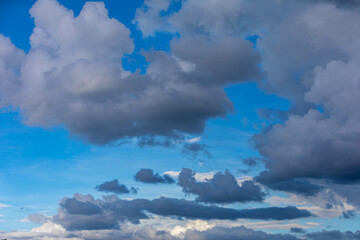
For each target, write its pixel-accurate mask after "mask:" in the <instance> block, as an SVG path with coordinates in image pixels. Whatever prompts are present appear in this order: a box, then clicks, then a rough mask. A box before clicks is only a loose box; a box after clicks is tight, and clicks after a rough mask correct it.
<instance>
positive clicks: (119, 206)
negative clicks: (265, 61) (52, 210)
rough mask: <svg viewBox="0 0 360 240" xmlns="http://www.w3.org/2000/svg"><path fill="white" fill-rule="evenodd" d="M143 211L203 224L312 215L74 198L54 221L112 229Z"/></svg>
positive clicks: (137, 217)
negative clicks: (203, 222) (218, 220)
mask: <svg viewBox="0 0 360 240" xmlns="http://www.w3.org/2000/svg"><path fill="white" fill-rule="evenodd" d="M145 211H146V212H149V213H151V214H155V215H159V216H168V217H182V218H185V219H203V220H210V219H222V220H236V219H239V218H246V219H261V220H271V219H274V220H285V219H296V218H307V217H310V216H311V215H312V214H311V213H310V212H309V211H307V210H300V209H298V208H296V207H291V206H288V207H285V208H280V207H268V208H255V209H243V210H237V209H232V208H223V207H218V206H213V205H210V206H207V205H203V204H199V203H196V202H193V201H188V200H185V199H176V198H167V197H161V198H157V199H153V200H147V199H134V200H122V199H119V198H118V197H116V196H115V195H112V196H107V197H104V199H103V200H99V199H95V198H94V197H92V196H91V195H81V194H75V195H74V197H72V198H64V199H63V200H62V202H61V203H60V209H59V211H58V214H57V215H56V216H55V217H54V219H55V222H56V223H58V224H60V225H62V226H63V227H65V228H66V229H68V230H93V229H115V228H118V227H119V223H121V222H131V223H134V224H139V223H140V220H142V219H148V218H150V215H148V214H146V212H145Z"/></svg>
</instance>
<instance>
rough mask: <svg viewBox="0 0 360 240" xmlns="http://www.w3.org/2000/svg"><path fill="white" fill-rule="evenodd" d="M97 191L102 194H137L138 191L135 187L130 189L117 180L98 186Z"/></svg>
mask: <svg viewBox="0 0 360 240" xmlns="http://www.w3.org/2000/svg"><path fill="white" fill-rule="evenodd" d="M95 189H96V190H98V191H100V192H107V193H115V194H129V193H133V194H136V193H137V190H136V189H135V188H134V187H130V188H128V187H127V186H125V185H124V184H120V183H119V180H117V179H114V180H112V181H109V182H104V183H102V184H100V185H97V186H96V187H95Z"/></svg>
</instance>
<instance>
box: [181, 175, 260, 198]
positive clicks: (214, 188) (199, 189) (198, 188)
mask: <svg viewBox="0 0 360 240" xmlns="http://www.w3.org/2000/svg"><path fill="white" fill-rule="evenodd" d="M178 184H179V185H180V186H181V187H182V189H183V192H185V193H191V194H195V195H197V197H196V201H199V202H207V203H233V202H250V201H262V200H264V197H265V193H264V192H262V190H261V188H260V187H259V186H258V185H256V184H255V183H254V182H253V181H250V180H248V181H244V182H243V183H242V185H241V186H239V184H238V182H237V181H236V179H235V177H234V176H233V175H232V174H231V173H230V172H229V171H228V170H226V171H225V173H221V172H217V173H215V175H214V176H213V178H211V179H206V180H205V182H198V181H197V180H196V179H195V172H193V171H192V170H191V169H188V168H184V169H183V170H182V171H181V173H180V175H179V183H178Z"/></svg>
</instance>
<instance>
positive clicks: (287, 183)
mask: <svg viewBox="0 0 360 240" xmlns="http://www.w3.org/2000/svg"><path fill="white" fill-rule="evenodd" d="M267 176H268V172H262V173H261V174H260V175H259V176H257V177H256V178H255V180H256V181H258V182H260V183H262V184H264V185H266V186H268V187H270V188H272V189H274V190H279V191H285V192H292V193H296V194H302V195H305V196H316V195H317V194H318V193H319V192H320V191H321V190H323V189H324V187H323V186H318V185H315V184H312V183H310V182H309V181H308V180H306V179H290V180H284V181H273V180H272V179H271V178H270V179H269V178H268V177H267Z"/></svg>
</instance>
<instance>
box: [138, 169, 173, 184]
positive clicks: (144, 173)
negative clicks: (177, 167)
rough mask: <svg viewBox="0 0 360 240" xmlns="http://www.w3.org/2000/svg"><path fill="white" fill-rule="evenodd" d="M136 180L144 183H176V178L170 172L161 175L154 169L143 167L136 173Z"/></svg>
mask: <svg viewBox="0 0 360 240" xmlns="http://www.w3.org/2000/svg"><path fill="white" fill-rule="evenodd" d="M134 178H135V180H136V181H138V182H142V183H170V184H171V183H174V182H175V181H174V179H173V178H172V177H170V176H169V175H168V174H164V175H162V176H160V175H159V174H158V173H154V171H153V170H152V169H147V168H142V169H140V170H139V171H138V172H137V173H136V174H135V177H134Z"/></svg>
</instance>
